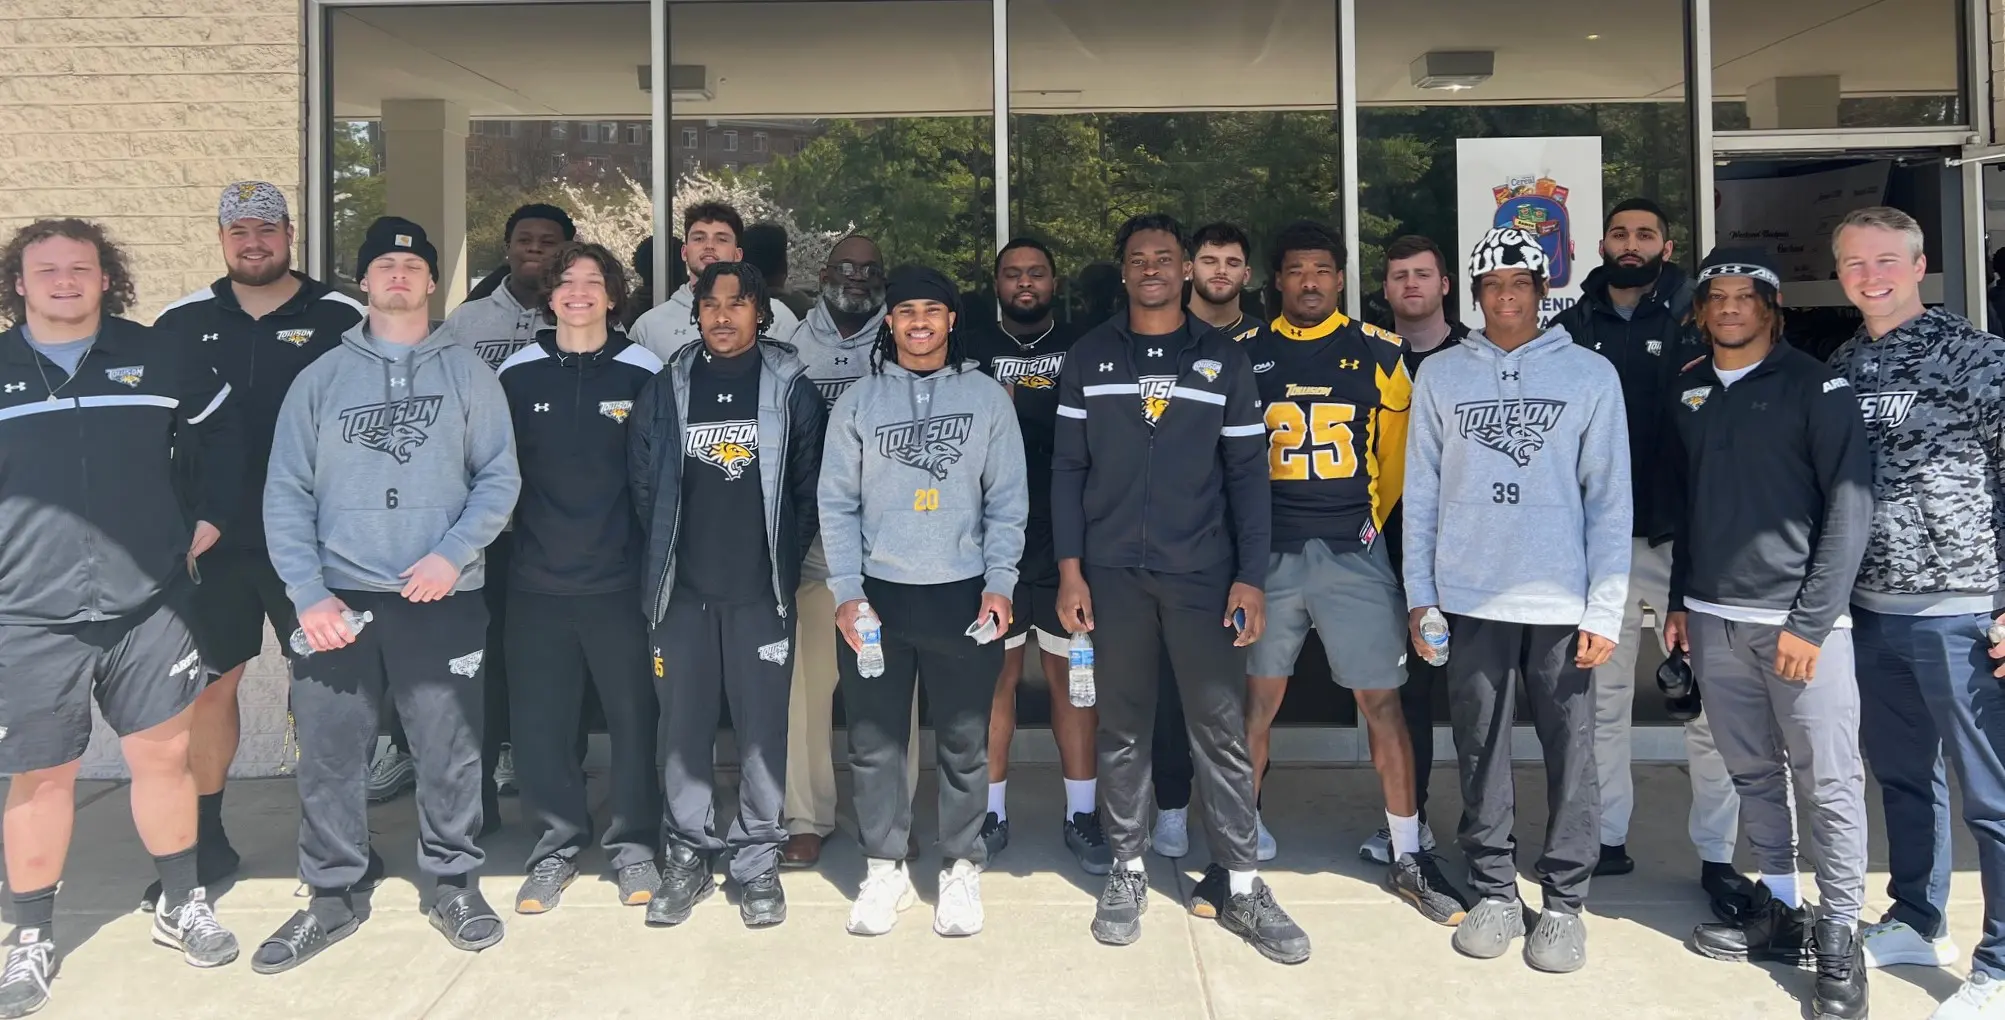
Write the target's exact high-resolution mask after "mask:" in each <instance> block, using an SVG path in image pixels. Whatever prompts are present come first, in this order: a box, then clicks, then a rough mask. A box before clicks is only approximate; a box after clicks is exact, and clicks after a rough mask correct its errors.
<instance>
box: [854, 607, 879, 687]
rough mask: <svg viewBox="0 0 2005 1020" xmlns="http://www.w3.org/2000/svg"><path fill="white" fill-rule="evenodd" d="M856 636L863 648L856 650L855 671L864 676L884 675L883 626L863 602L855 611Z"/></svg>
mask: <svg viewBox="0 0 2005 1020" xmlns="http://www.w3.org/2000/svg"><path fill="white" fill-rule="evenodd" d="M856 636H857V637H858V638H859V639H861V640H862V642H863V647H862V648H859V649H857V650H856V671H857V672H858V673H860V674H862V675H864V676H883V675H884V624H883V623H881V622H879V621H878V619H877V614H876V613H875V612H873V611H872V610H871V608H870V603H868V602H865V603H864V604H863V605H861V606H859V607H857V610H856Z"/></svg>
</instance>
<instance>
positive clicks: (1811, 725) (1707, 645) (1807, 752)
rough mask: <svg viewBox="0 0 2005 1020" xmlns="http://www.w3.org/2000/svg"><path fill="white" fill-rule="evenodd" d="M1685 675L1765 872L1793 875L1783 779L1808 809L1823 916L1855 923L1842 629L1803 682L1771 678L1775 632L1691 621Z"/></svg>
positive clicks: (1857, 848)
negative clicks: (1701, 703)
mask: <svg viewBox="0 0 2005 1020" xmlns="http://www.w3.org/2000/svg"><path fill="white" fill-rule="evenodd" d="M1691 621H1692V668H1693V672H1694V673H1696V674H1697V676H1698V679H1699V692H1700V694H1701V695H1703V696H1704V698H1705V702H1706V715H1707V716H1708V717H1709V718H1710V719H1712V723H1713V740H1714V742H1715V743H1716V744H1718V746H1719V750H1720V757H1721V758H1723V759H1725V761H1726V763H1727V771H1728V772H1729V773H1730V774H1732V776H1733V782H1734V788H1735V789H1736V790H1737V791H1738V792H1739V793H1740V824H1741V831H1742V832H1744V833H1746V834H1747V840H1748V844H1749V845H1750V846H1751V847H1753V848H1754V856H1755V862H1756V864H1757V865H1758V866H1759V867H1760V868H1761V871H1762V873H1763V874H1765V875H1793V874H1795V873H1796V828H1795V825H1794V824H1793V823H1794V821H1795V819H1794V816H1793V813H1792V811H1791V807H1790V802H1789V777H1790V775H1791V773H1794V774H1795V776H1796V781H1797V799H1798V800H1799V801H1801V802H1802V803H1803V804H1805V805H1807V806H1808V808H1809V819H1810V824H1809V832H1810V839H1811V840H1812V842H1813V843H1814V844H1815V845H1816V849H1817V853H1816V855H1815V856H1816V860H1815V862H1814V863H1815V865H1816V869H1817V889H1818V893H1819V899H1820V900H1821V902H1822V904H1823V914H1824V916H1826V917H1834V918H1838V919H1840V920H1843V921H1847V922H1851V921H1857V920H1858V918H1859V909H1860V907H1861V905H1862V903H1863V901H1864V900H1865V895H1866V767H1865V763H1864V760H1863V759H1862V758H1861V757H1860V756H1859V684H1858V680H1857V677H1856V674H1855V673H1854V671H1853V657H1852V632H1851V631H1850V630H1842V629H1841V630H1834V631H1832V632H1831V636H1830V637H1828V638H1825V640H1824V647H1823V651H1822V652H1821V654H1819V655H1818V657H1817V672H1816V675H1815V676H1814V677H1812V678H1811V680H1810V682H1809V683H1807V684H1802V683H1790V682H1788V681H1786V680H1783V679H1782V678H1781V677H1780V676H1778V675H1777V674H1776V672H1775V645H1776V641H1777V638H1778V635H1780V634H1781V633H1782V628H1781V627H1779V626H1775V625H1771V624H1760V623H1733V622H1730V621H1727V620H1722V619H1720V618H1719V617H1716V616H1712V615H1709V614H1706V613H1693V614H1691Z"/></svg>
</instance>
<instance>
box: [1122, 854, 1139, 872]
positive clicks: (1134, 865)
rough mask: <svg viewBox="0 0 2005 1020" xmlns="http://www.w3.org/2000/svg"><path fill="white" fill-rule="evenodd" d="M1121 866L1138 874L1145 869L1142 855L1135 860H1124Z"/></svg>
mask: <svg viewBox="0 0 2005 1020" xmlns="http://www.w3.org/2000/svg"><path fill="white" fill-rule="evenodd" d="M1121 866H1122V867H1124V868H1126V869H1128V870H1129V871H1132V872H1134V873H1135V874H1137V875H1139V874H1141V873H1142V870H1143V869H1142V859H1141V858H1140V857H1137V858H1135V859H1133V860H1128V861H1122V862H1121Z"/></svg>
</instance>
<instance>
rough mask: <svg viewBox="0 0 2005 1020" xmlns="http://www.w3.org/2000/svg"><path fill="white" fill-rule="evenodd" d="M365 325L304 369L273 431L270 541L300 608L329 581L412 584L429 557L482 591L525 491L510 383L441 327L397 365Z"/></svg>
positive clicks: (369, 587)
mask: <svg viewBox="0 0 2005 1020" xmlns="http://www.w3.org/2000/svg"><path fill="white" fill-rule="evenodd" d="M366 325H367V320H364V322H363V323H358V324H357V325H356V326H355V327H354V328H352V329H350V330H349V331H348V332H347V333H344V334H342V337H341V346H339V347H337V348H335V349H334V350H331V351H329V352H327V353H326V354H325V355H323V356H322V357H321V358H320V359H319V360H317V361H315V362H314V363H313V364H311V365H308V366H307V367H306V369H305V370H304V371H302V372H300V374H299V378H298V379H296V380H294V382H293V384H292V389H291V390H290V391H288V392H287V393H286V396H285V403H284V405H283V406H281V407H280V409H279V415H278V428H277V432H276V434H275V435H274V436H273V439H272V459H271V471H270V473H269V474H268V475H267V476H266V479H265V508H264V509H265V531H266V536H267V544H268V546H269V548H270V550H271V561H272V567H273V569H275V570H277V571H278V575H279V577H280V578H281V579H282V580H284V581H285V589H286V594H287V595H289V596H290V597H291V598H292V603H293V606H294V607H295V608H297V609H299V610H301V611H304V610H305V609H306V608H307V607H309V606H312V605H313V604H315V603H317V602H320V601H321V600H323V599H325V598H327V597H328V595H329V594H330V592H329V589H332V588H343V589H350V590H355V591H401V590H402V589H403V587H404V579H403V578H401V577H399V576H398V575H399V574H401V573H403V572H404V571H405V570H406V569H409V568H410V566H411V565H412V564H414V563H417V562H418V561H419V560H421V559H423V558H425V556H426V555H427V554H429V553H438V554H439V555H441V556H444V557H445V558H446V560H447V561H449V562H450V563H452V565H453V566H455V567H458V568H459V570H460V576H459V583H458V584H457V585H456V586H455V587H454V590H455V591H472V590H475V589H477V588H479V587H481V585H482V583H483V580H484V579H483V576H482V575H483V570H482V567H483V564H482V558H481V551H482V550H483V549H485V548H486V547H487V545H488V543H490V542H493V541H494V539H495V536H496V535H499V534H501V527H502V525H503V524H505V523H507V522H508V517H509V515H510V514H511V513H513V512H514V510H515V497H516V495H517V493H518V492H519V491H520V490H521V487H522V478H521V476H520V475H519V474H518V473H517V471H516V465H515V429H514V428H513V426H512V425H511V424H510V421H509V417H508V398H507V396H506V395H505V394H504V393H503V392H502V389H501V380H500V379H498V378H496V377H495V374H494V373H493V372H492V371H489V370H488V368H487V366H485V365H483V364H482V363H481V360H480V359H479V358H478V357H476V356H475V355H474V353H473V351H472V350H471V349H470V348H467V347H464V346H461V345H459V344H456V343H454V342H453V341H452V340H451V339H450V338H448V337H446V336H445V335H444V334H443V332H435V333H433V334H432V335H431V336H430V337H427V338H426V339H425V341H424V342H423V343H420V344H418V345H417V346H416V347H415V348H412V349H410V351H409V353H408V354H405V355H404V356H403V357H401V358H399V359H397V360H395V361H392V360H391V359H390V358H387V357H385V356H384V355H383V354H381V353H378V351H377V350H376V347H377V345H378V342H377V341H374V340H371V339H369V338H367V337H365V336H364V335H363V329H364V328H365V327H366Z"/></svg>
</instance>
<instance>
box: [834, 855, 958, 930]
mask: <svg viewBox="0 0 2005 1020" xmlns="http://www.w3.org/2000/svg"><path fill="white" fill-rule="evenodd" d="M850 930H851V931H854V930H855V929H854V928H851V929H850ZM981 930H982V873H981V869H979V868H977V867H975V866H974V865H973V864H970V863H969V862H967V861H955V862H954V866H953V867H952V868H950V869H948V870H946V871H942V872H940V905H939V906H937V907H935V908H933V931H935V932H936V933H938V934H941V935H945V936H947V937H948V938H960V937H964V936H968V935H973V934H975V933H977V932H979V931H981Z"/></svg>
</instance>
